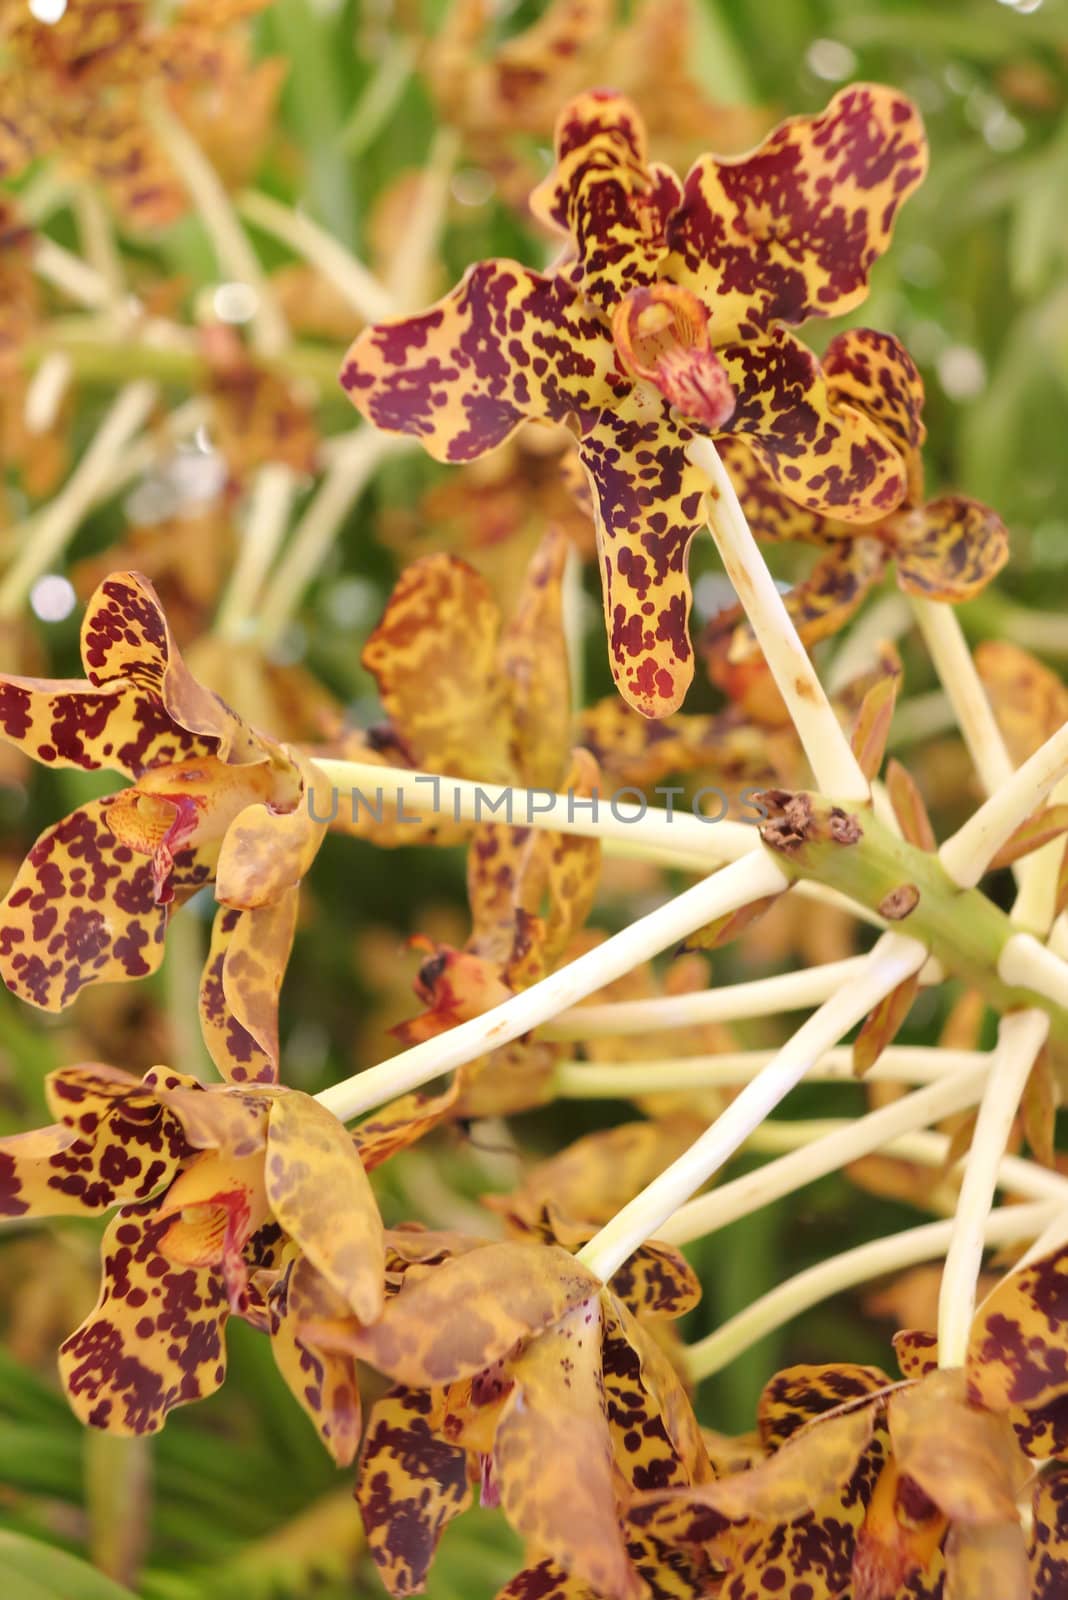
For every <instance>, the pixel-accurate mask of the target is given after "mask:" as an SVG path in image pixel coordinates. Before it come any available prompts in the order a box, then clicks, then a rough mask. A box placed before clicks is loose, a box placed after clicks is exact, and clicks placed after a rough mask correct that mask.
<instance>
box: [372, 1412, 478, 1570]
mask: <svg viewBox="0 0 1068 1600" xmlns="http://www.w3.org/2000/svg"><path fill="white" fill-rule="evenodd" d="M440 1418H441V1393H440V1391H438V1392H435V1391H434V1390H427V1389H400V1388H399V1389H393V1390H392V1391H391V1392H390V1393H389V1394H387V1395H385V1396H384V1398H383V1399H381V1400H378V1401H376V1403H375V1405H374V1407H373V1409H372V1411H371V1415H370V1417H369V1418H368V1422H367V1436H366V1438H365V1439H364V1444H363V1451H362V1453H361V1455H360V1475H359V1479H358V1482H357V1486H356V1500H357V1503H358V1504H359V1507H360V1511H361V1513H362V1515H363V1526H364V1531H365V1533H366V1534H367V1546H368V1549H369V1550H370V1552H371V1555H372V1556H373V1557H374V1560H375V1565H376V1566H377V1568H378V1575H379V1577H380V1578H381V1580H382V1582H383V1584H384V1585H385V1587H386V1591H387V1593H389V1594H391V1595H409V1594H421V1593H422V1591H423V1589H424V1587H425V1585H426V1578H427V1574H428V1572H429V1571H430V1564H431V1562H432V1561H433V1558H434V1552H435V1550H436V1549H437V1545H438V1540H439V1539H440V1538H441V1535H442V1533H443V1532H444V1530H445V1528H446V1527H447V1526H448V1524H449V1523H450V1522H451V1521H452V1520H453V1518H454V1517H457V1516H459V1514H460V1512H461V1511H465V1510H466V1509H467V1507H468V1506H469V1505H470V1503H471V1489H470V1485H469V1483H468V1467H467V1451H466V1450H462V1449H459V1448H457V1446H456V1445H453V1444H450V1443H449V1442H448V1440H446V1439H444V1438H442V1437H441V1435H440V1431H439V1429H440Z"/></svg>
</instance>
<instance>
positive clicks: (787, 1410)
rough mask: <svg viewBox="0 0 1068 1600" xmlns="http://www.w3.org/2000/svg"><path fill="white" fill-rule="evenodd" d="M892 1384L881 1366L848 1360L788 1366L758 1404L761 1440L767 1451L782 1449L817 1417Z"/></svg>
mask: <svg viewBox="0 0 1068 1600" xmlns="http://www.w3.org/2000/svg"><path fill="white" fill-rule="evenodd" d="M891 1382H892V1380H891V1379H890V1378H888V1377H887V1376H886V1373H885V1372H882V1371H881V1370H880V1369H879V1368H878V1367H860V1366H855V1365H854V1364H853V1363H852V1362H848V1361H842V1362H834V1363H828V1364H827V1365H825V1366H797V1367H785V1368H784V1369H783V1371H782V1372H778V1373H776V1374H775V1376H774V1378H772V1379H771V1381H770V1382H769V1383H767V1384H765V1386H764V1389H763V1392H762V1393H761V1396H760V1399H759V1401H758V1403H757V1420H758V1423H759V1426H760V1437H761V1439H762V1441H763V1443H764V1445H765V1446H766V1448H767V1449H769V1450H778V1449H781V1448H782V1446H783V1445H784V1444H785V1443H786V1441H787V1439H790V1438H792V1437H793V1435H794V1434H795V1433H797V1431H798V1430H799V1429H800V1428H803V1427H804V1426H805V1424H806V1423H807V1422H811V1421H812V1419H813V1418H814V1417H818V1416H821V1415H822V1413H823V1412H825V1411H835V1410H837V1408H838V1407H839V1406H841V1405H845V1404H846V1403H847V1402H848V1401H850V1400H863V1399H864V1398H865V1396H867V1395H874V1394H875V1393H876V1392H877V1391H878V1390H880V1389H885V1388H888V1387H889V1385H890V1384H891Z"/></svg>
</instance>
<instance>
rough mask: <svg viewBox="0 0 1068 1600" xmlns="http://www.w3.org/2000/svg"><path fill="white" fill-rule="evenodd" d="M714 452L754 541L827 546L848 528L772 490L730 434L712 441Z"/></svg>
mask: <svg viewBox="0 0 1068 1600" xmlns="http://www.w3.org/2000/svg"><path fill="white" fill-rule="evenodd" d="M716 451H717V453H718V455H719V458H720V460H721V461H722V462H723V465H724V466H725V467H726V469H727V472H728V473H729V475H730V479H731V482H732V483H733V484H734V487H735V490H736V491H737V494H738V498H739V500H740V501H741V502H742V510H743V511H744V512H745V518H746V521H747V522H748V524H749V526H750V528H751V529H752V530H753V533H754V534H755V535H756V537H757V538H758V539H763V540H765V541H766V542H767V543H769V544H771V543H775V544H783V543H786V542H788V541H793V540H797V541H799V542H800V543H802V544H831V543H834V542H835V541H836V540H837V539H839V538H841V537H842V534H843V533H845V532H847V531H848V524H847V523H844V522H839V521H836V520H834V519H833V518H829V517H824V516H821V515H820V513H819V512H817V511H807V510H806V509H805V507H804V506H799V505H798V504H797V502H796V501H795V500H790V499H789V498H788V497H787V496H786V494H784V493H783V492H782V491H781V490H780V489H778V488H777V487H776V484H775V481H774V479H773V478H771V477H770V476H769V474H768V470H767V468H766V467H765V465H764V463H763V461H761V460H760V459H759V458H758V457H757V456H756V454H755V453H754V451H753V450H752V448H751V445H750V443H749V442H747V441H745V440H743V439H740V438H738V437H736V436H735V435H732V434H730V433H724V434H721V435H720V437H719V438H718V439H717V440H716Z"/></svg>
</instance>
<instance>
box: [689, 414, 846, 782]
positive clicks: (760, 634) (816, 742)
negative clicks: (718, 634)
mask: <svg viewBox="0 0 1068 1600" xmlns="http://www.w3.org/2000/svg"><path fill="white" fill-rule="evenodd" d="M689 456H690V460H691V461H692V462H693V463H694V465H695V466H696V467H699V468H700V469H701V471H702V472H704V473H705V474H706V476H707V477H708V480H709V482H710V483H711V485H712V491H711V494H710V496H709V501H708V507H709V515H710V518H711V521H710V523H709V526H710V528H711V530H712V537H713V538H714V539H715V541H716V548H717V549H718V551H719V553H720V556H721V558H722V560H723V565H724V567H725V568H726V570H727V576H728V577H729V578H730V580H731V583H732V584H733V585H734V589H735V593H736V594H737V596H738V599H739V600H740V601H741V603H742V606H743V608H744V610H745V614H746V616H747V617H748V618H749V623H750V626H751V627H752V629H753V632H754V633H755V634H756V637H757V642H758V643H759V645H760V648H761V650H762V651H763V652H764V658H765V660H766V661H767V664H768V668H769V670H770V671H771V675H772V677H773V678H774V679H775V682H776V684H777V685H778V689H779V693H780V694H781V695H782V697H783V700H784V701H785V703H786V708H787V710H788V711H789V713H790V720H791V721H792V722H793V724H794V727H795V728H796V730H797V735H798V738H799V739H800V740H801V744H802V746H803V748H804V751H805V754H806V756H807V757H808V761H809V765H810V766H811V768H812V771H813V772H814V773H815V776H816V783H817V785H818V787H819V788H820V789H821V790H822V791H823V792H824V794H828V795H833V796H834V798H835V799H836V800H843V801H847V800H852V801H860V802H863V801H866V800H867V798H868V780H867V779H866V778H865V776H864V774H863V772H862V771H861V770H860V767H859V766H858V764H857V759H856V757H855V756H854V754H853V751H852V749H851V748H850V744H849V740H848V739H847V738H846V736H845V734H844V733H843V731H842V728H841V726H840V725H839V722H838V718H837V717H836V716H835V714H834V711H833V709H832V707H831V703H830V701H829V700H828V699H827V696H826V694H825V692H824V689H823V685H822V684H821V683H820V680H819V678H818V677H817V676H816V673H815V670H814V668H813V666H812V663H811V661H810V660H809V658H808V654H807V652H806V650H805V647H804V645H803V644H802V643H801V640H800V638H799V637H798V633H797V629H796V628H795V627H794V624H793V622H792V621H791V619H790V615H789V613H788V612H787V610H786V606H785V605H784V604H783V598H782V595H781V594H780V593H779V591H778V589H777V588H776V587H775V581H774V579H773V578H772V576H771V573H770V572H769V571H768V569H767V565H766V564H765V561H764V558H763V556H762V555H761V554H760V551H759V549H758V547H757V543H756V540H755V539H754V538H753V534H752V530H751V529H750V527H749V524H748V522H747V521H746V518H745V512H744V511H743V510H742V506H741V502H740V501H739V499H738V496H737V493H736V492H735V488H734V484H733V483H732V482H731V479H730V475H729V473H728V472H727V470H726V468H725V467H724V465H723V463H722V461H721V460H720V458H719V453H718V452H717V450H716V447H715V444H714V443H713V442H712V440H711V439H695V440H694V442H693V443H692V444H691V445H690V447H689Z"/></svg>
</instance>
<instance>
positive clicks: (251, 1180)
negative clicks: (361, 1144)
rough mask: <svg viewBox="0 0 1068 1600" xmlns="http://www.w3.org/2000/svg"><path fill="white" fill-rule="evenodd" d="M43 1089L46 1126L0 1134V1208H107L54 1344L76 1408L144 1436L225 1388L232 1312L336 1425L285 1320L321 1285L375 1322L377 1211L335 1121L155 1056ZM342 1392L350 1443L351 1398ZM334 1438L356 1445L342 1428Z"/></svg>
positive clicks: (380, 1265) (8, 1213)
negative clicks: (263, 1333)
mask: <svg viewBox="0 0 1068 1600" xmlns="http://www.w3.org/2000/svg"><path fill="white" fill-rule="evenodd" d="M46 1091H47V1094H48V1099H49V1104H50V1106H51V1109H52V1110H53V1112H54V1114H55V1115H56V1117H57V1118H58V1121H57V1122H56V1123H55V1124H54V1125H53V1126H52V1127H47V1128H42V1129H39V1130H34V1131H32V1132H30V1133H23V1134H15V1135H13V1136H12V1137H10V1138H2V1139H0V1215H3V1216H5V1217H9V1218H10V1217H22V1216H30V1217H47V1216H56V1215H78V1214H81V1215H94V1216H95V1215H99V1214H100V1213H102V1212H105V1211H109V1210H111V1208H112V1207H113V1206H115V1205H119V1206H120V1209H119V1210H118V1211H117V1212H116V1213H115V1216H114V1217H113V1218H112V1220H111V1222H110V1223H109V1224H108V1228H107V1231H106V1233H105V1235H104V1242H103V1256H102V1259H103V1282H102V1287H101V1291H100V1299H99V1301H98V1302H97V1305H96V1307H95V1309H94V1310H93V1311H92V1312H90V1314H89V1316H88V1317H87V1318H86V1320H85V1321H84V1322H83V1323H82V1325H81V1327H79V1328H78V1329H76V1330H75V1332H74V1333H72V1334H71V1335H70V1337H69V1338H68V1339H66V1340H65V1342H64V1344H63V1346H62V1347H61V1350H60V1372H61V1375H62V1378H63V1382H64V1385H65V1388H66V1390H67V1394H68V1397H69V1399H70V1402H71V1404H72V1406H73V1407H74V1409H75V1411H76V1412H77V1414H78V1415H79V1417H81V1419H82V1420H83V1421H84V1422H87V1423H89V1424H90V1425H91V1426H93V1427H97V1428H103V1429H105V1430H107V1431H109V1432H116V1433H125V1434H130V1433H152V1432H155V1431H156V1430H157V1429H158V1428H160V1427H162V1425H163V1423H164V1421H165V1420H166V1416H167V1413H168V1411H170V1410H171V1409H172V1408H173V1407H174V1406H176V1405H184V1404H186V1403H188V1402H189V1401H191V1400H197V1399H201V1398H202V1397H203V1396H205V1395H207V1394H210V1393H212V1392H213V1391H214V1390H215V1389H217V1388H218V1387H219V1385H220V1384H221V1383H222V1381H223V1378H224V1376H225V1371H226V1355H225V1346H224V1342H223V1331H224V1328H225V1325H226V1321H227V1318H228V1317H229V1316H230V1314H231V1313H235V1314H237V1315H239V1316H242V1317H244V1318H245V1319H246V1320H247V1321H251V1322H253V1323H254V1324H255V1325H257V1326H260V1327H263V1328H267V1327H268V1326H269V1327H270V1331H271V1334H272V1338H273V1339H274V1340H275V1341H276V1342H277V1344H278V1348H279V1351H280V1360H279V1365H280V1367H281V1369H282V1371H283V1375H284V1376H286V1378H287V1381H289V1382H290V1383H291V1384H292V1386H293V1389H294V1392H295V1393H296V1394H297V1397H298V1399H300V1401H301V1403H302V1404H303V1405H305V1406H306V1407H307V1408H308V1409H309V1410H311V1411H312V1412H313V1414H314V1415H315V1416H316V1418H317V1420H318V1421H319V1422H320V1424H321V1426H322V1427H323V1428H324V1431H325V1433H326V1436H327V1438H328V1440H329V1439H331V1438H332V1437H334V1435H335V1434H336V1432H337V1429H338V1426H339V1414H340V1413H342V1412H344V1411H345V1406H344V1404H343V1402H340V1401H339V1402H337V1404H335V1398H336V1397H335V1395H334V1394H333V1393H332V1392H331V1393H325V1394H322V1395H320V1397H319V1400H318V1402H317V1404H313V1403H312V1401H311V1400H310V1398H309V1392H308V1385H307V1381H306V1378H305V1377H303V1376H302V1363H301V1362H300V1361H298V1362H297V1364H296V1366H294V1365H293V1362H292V1360H291V1359H290V1358H291V1352H292V1345H293V1340H294V1337H295V1334H294V1332H293V1324H292V1319H293V1318H294V1317H295V1316H296V1315H297V1314H298V1312H303V1314H306V1309H305V1308H306V1307H307V1305H308V1303H309V1301H310V1302H311V1303H312V1304H313V1305H315V1306H317V1307H320V1308H321V1306H322V1304H323V1303H324V1302H327V1301H328V1297H329V1295H330V1294H331V1293H333V1295H335V1296H339V1297H340V1299H341V1302H342V1304H343V1305H344V1307H345V1309H346V1310H347V1311H348V1312H350V1313H353V1312H354V1313H355V1314H356V1315H357V1316H359V1317H360V1319H361V1320H363V1321H373V1320H374V1318H375V1317H376V1316H377V1315H378V1313H379V1311H380V1310H381V1306H382V1295H383V1275H384V1270H385V1268H384V1259H385V1258H384V1253H383V1240H382V1224H381V1220H380V1218H379V1215H378V1209H377V1206H376V1204H375V1201H374V1197H373V1195H372V1193H371V1188H370V1185H369V1183H368V1180H367V1178H366V1176H365V1173H364V1169H363V1166H362V1164H361V1162H360V1159H359V1156H358V1155H357V1153H356V1149H355V1146H354V1145H353V1143H352V1141H351V1139H350V1138H349V1136H348V1135H347V1133H346V1132H345V1130H344V1128H343V1127H342V1125H341V1124H340V1123H339V1122H338V1121H337V1119H336V1118H335V1117H334V1116H333V1115H332V1114H331V1113H330V1112H329V1111H327V1110H325V1109H324V1108H323V1107H322V1106H320V1105H318V1104H317V1103H316V1101H314V1100H313V1099H311V1098H310V1097H309V1096H308V1095H304V1094H300V1093H299V1092H298V1091H296V1090H289V1089H282V1088H257V1089H253V1088H245V1089H238V1088H233V1087H229V1086H226V1085H218V1086H215V1087H213V1088H205V1087H204V1085H203V1084H201V1083H199V1082H197V1080H196V1079H193V1078H189V1077H187V1076H185V1075H184V1074H182V1073H176V1072H172V1071H170V1070H169V1069H168V1068H165V1067H156V1068H153V1069H152V1070H151V1071H150V1072H148V1073H146V1075H145V1077H144V1078H143V1079H141V1080H138V1079H137V1078H134V1077H131V1076H130V1075H129V1074H128V1073H125V1072H121V1071H119V1070H118V1069H116V1068H113V1067H103V1066H87V1067H69V1068H62V1069H60V1070H59V1071H58V1072H55V1073H53V1074H51V1075H50V1077H49V1078H48V1080H47V1082H46ZM320 1278H321V1279H322V1280H323V1287H321V1288H320V1287H319V1286H318V1279H320ZM282 1280H284V1283H283V1287H282V1288H281V1289H279V1283H280V1282H281V1281H282ZM306 1365H307V1362H306V1361H305V1362H304V1363H303V1366H305V1367H306ZM354 1404H355V1405H356V1407H357V1410H356V1435H355V1437H356V1438H358V1426H359V1423H358V1395H357V1397H356V1401H355V1402H354ZM340 1420H341V1421H342V1422H344V1421H345V1419H344V1417H340ZM348 1421H349V1423H351V1415H350V1416H349V1418H348ZM344 1437H345V1438H347V1439H349V1441H350V1442H352V1448H353V1449H354V1448H355V1441H354V1439H353V1435H352V1429H351V1426H349V1427H348V1428H347V1431H345V1432H344ZM339 1448H341V1449H342V1450H344V1448H345V1445H344V1443H341V1444H340V1445H339Z"/></svg>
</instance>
